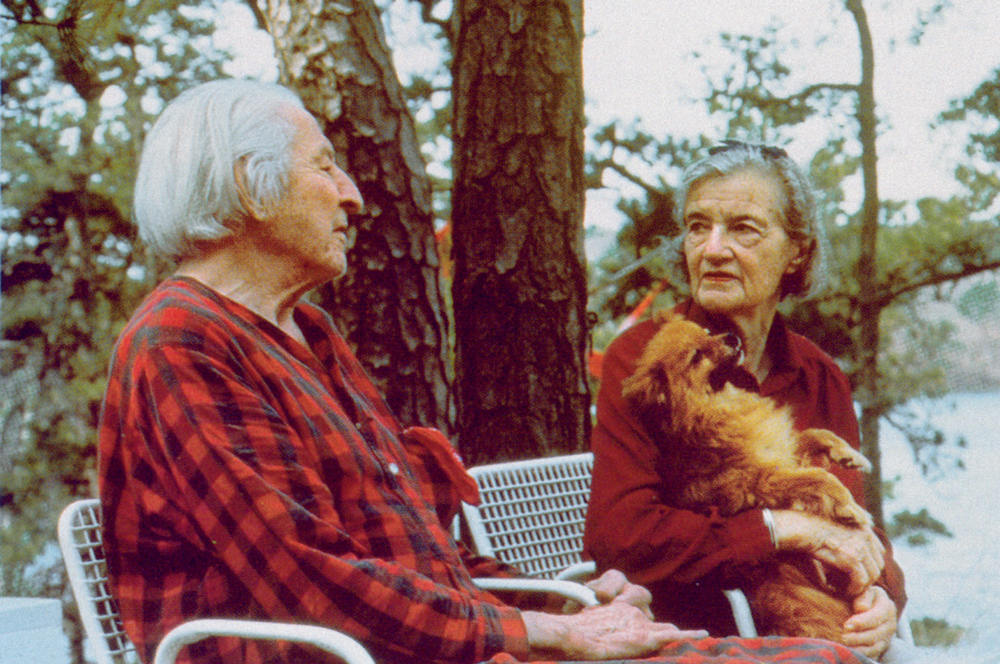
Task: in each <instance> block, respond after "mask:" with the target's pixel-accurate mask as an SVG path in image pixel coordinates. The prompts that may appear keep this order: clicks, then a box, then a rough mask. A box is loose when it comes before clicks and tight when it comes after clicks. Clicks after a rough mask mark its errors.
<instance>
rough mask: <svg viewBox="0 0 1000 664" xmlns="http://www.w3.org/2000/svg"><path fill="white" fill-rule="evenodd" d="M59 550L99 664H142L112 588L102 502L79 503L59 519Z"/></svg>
mask: <svg viewBox="0 0 1000 664" xmlns="http://www.w3.org/2000/svg"><path fill="white" fill-rule="evenodd" d="M59 548H60V549H62V555H63V560H64V561H65V563H66V574H67V575H68V576H69V582H70V586H71V587H72V588H73V596H74V598H76V605H77V607H78V608H79V610H80V622H82V623H83V630H84V632H85V633H86V635H87V638H88V639H89V643H90V645H91V647H92V648H93V654H94V655H95V656H96V657H97V662H98V664H133V663H137V662H139V657H138V655H137V654H136V652H135V647H134V646H133V645H132V642H131V641H130V640H129V638H128V636H127V635H126V634H125V630H124V629H123V628H122V623H121V617H120V616H119V614H118V606H117V604H116V603H115V600H114V597H112V595H111V589H110V587H109V586H108V570H107V565H106V564H105V559H104V547H103V542H102V535H101V506H100V502H99V501H97V500H78V501H76V502H74V503H70V504H69V505H68V506H67V507H66V509H64V510H63V513H62V515H61V516H60V517H59Z"/></svg>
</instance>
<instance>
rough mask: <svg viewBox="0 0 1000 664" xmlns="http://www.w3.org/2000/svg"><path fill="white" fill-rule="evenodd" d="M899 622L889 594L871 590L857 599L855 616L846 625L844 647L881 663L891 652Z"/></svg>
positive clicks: (879, 589) (873, 588)
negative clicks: (885, 654) (882, 658)
mask: <svg viewBox="0 0 1000 664" xmlns="http://www.w3.org/2000/svg"><path fill="white" fill-rule="evenodd" d="M897 621H898V616H897V614H896V605H895V604H893V602H892V600H891V599H890V598H889V595H888V593H886V592H885V590H883V589H882V588H880V587H878V586H872V587H871V588H869V589H868V590H866V591H865V592H863V593H862V594H860V595H858V596H857V597H856V598H855V599H854V615H853V616H851V617H850V618H848V619H847V622H845V623H844V645H845V646H847V647H848V648H854V649H855V650H857V651H859V652H860V653H861V654H863V655H866V656H868V657H871V658H872V659H878V658H880V657H881V656H882V655H883V654H884V653H885V651H886V650H888V649H889V644H890V643H891V641H892V637H893V636H894V635H895V634H896V626H897Z"/></svg>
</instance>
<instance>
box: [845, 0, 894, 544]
mask: <svg viewBox="0 0 1000 664" xmlns="http://www.w3.org/2000/svg"><path fill="white" fill-rule="evenodd" d="M846 6H847V10H848V11H849V12H851V14H852V15H853V16H854V22H855V23H856V24H857V28H858V37H859V46H860V50H861V83H860V85H858V108H857V118H858V125H859V137H860V139H861V172H862V180H863V182H864V191H865V193H864V201H863V203H862V206H861V248H860V249H861V250H860V253H859V256H858V266H857V275H858V290H859V293H858V295H859V308H858V315H859V319H860V320H859V321H858V324H859V333H860V338H859V342H860V343H859V360H860V363H859V364H860V370H859V372H858V390H857V395H856V396H857V398H858V400H859V401H860V402H861V451H862V453H863V454H864V455H865V456H866V457H868V460H869V461H871V463H872V472H871V473H869V474H868V475H867V476H866V477H865V501H866V503H867V506H868V510H869V511H870V512H871V514H872V518H873V519H874V520H875V523H876V525H877V526H878V527H879V528H882V527H884V521H885V518H884V515H883V512H882V453H881V450H880V448H879V420H880V418H881V417H882V415H883V414H885V410H886V404H884V403H883V399H882V397H881V396H880V395H882V394H883V390H882V389H881V387H880V385H879V380H880V379H879V370H878V352H879V344H880V339H881V331H880V318H881V316H882V304H880V297H879V291H880V287H879V281H878V279H879V275H878V254H877V242H878V231H879V207H880V206H879V194H878V174H877V164H878V155H877V152H876V150H875V138H876V135H877V118H876V116H875V84H874V80H875V49H874V47H873V45H872V37H871V31H870V30H869V27H868V17H867V14H866V13H865V8H864V5H863V4H862V2H861V0H847V3H846Z"/></svg>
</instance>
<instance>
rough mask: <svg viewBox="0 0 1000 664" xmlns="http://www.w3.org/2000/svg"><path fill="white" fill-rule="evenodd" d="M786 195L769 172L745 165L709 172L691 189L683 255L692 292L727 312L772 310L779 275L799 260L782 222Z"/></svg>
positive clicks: (711, 309) (706, 306)
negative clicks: (717, 173) (730, 170)
mask: <svg viewBox="0 0 1000 664" xmlns="http://www.w3.org/2000/svg"><path fill="white" fill-rule="evenodd" d="M784 204H785V195H784V192H783V191H782V189H781V187H780V185H779V183H778V182H777V181H776V180H775V178H774V177H773V176H770V175H767V174H762V173H759V172H757V171H753V170H747V171H740V172H737V173H733V174H731V175H724V176H719V177H714V178H709V179H707V180H703V181H701V182H698V183H696V184H695V185H694V186H693V187H692V188H691V190H690V192H689V194H688V198H687V203H686V206H685V209H684V255H685V259H686V261H687V269H688V277H689V280H690V283H691V296H692V298H693V299H694V301H695V302H697V303H698V304H699V305H700V306H701V307H702V308H704V309H705V310H706V311H709V312H711V313H716V314H722V315H725V316H728V317H730V318H732V317H736V316H741V317H749V318H754V317H756V316H762V315H768V314H770V313H771V312H773V309H774V307H775V306H777V304H778V302H779V301H780V299H781V296H780V291H779V289H780V285H781V280H782V278H783V277H784V276H785V275H786V274H791V273H794V272H795V271H796V270H797V269H799V267H800V265H801V263H802V254H803V252H802V250H801V247H800V245H799V243H797V242H794V241H793V240H792V239H791V238H790V237H789V236H788V233H787V232H786V231H785V227H784V212H783V210H784Z"/></svg>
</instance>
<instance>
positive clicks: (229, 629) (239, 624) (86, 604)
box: [59, 500, 375, 664]
mask: <svg viewBox="0 0 1000 664" xmlns="http://www.w3.org/2000/svg"><path fill="white" fill-rule="evenodd" d="M59 547H60V548H61V549H62V554H63V560H64V561H65V563H66V572H67V575H68V576H69V581H70V586H71V587H72V588H73V596H74V597H75V598H76V603H77V607H78V608H79V610H80V621H81V622H82V623H83V629H84V632H85V633H86V635H87V638H88V639H89V641H90V644H91V646H92V647H93V650H94V654H95V656H96V657H97V662H98V664H133V663H138V662H139V657H138V655H137V654H136V651H135V647H134V646H133V645H132V642H131V641H130V640H129V638H128V636H127V635H126V634H125V632H124V630H123V629H122V624H121V619H120V617H119V615H118V607H117V605H116V603H115V600H114V597H112V595H111V590H110V587H109V585H108V575H107V566H106V564H105V559H104V548H103V546H102V534H101V511H100V505H99V503H98V501H97V500H78V501H76V502H74V503H70V504H69V505H68V506H67V507H66V509H64V510H63V513H62V515H61V516H60V517H59ZM213 636H236V637H242V638H248V639H267V640H281V641H294V642H298V643H305V644H310V645H313V646H316V647H317V648H320V649H322V650H325V651H326V652H329V653H331V654H333V655H336V656H337V657H339V658H340V659H342V660H343V661H344V662H345V664H375V660H373V659H372V658H371V656H370V655H369V654H368V651H367V650H365V648H364V646H362V645H361V644H360V643H359V642H358V641H355V640H354V639H352V638H351V637H349V636H347V635H346V634H342V633H340V632H337V631H335V630H332V629H327V628H325V627H317V626H313V625H291V624H285V623H276V622H259V621H250V620H224V619H215V618H212V619H204V620H192V621H190V622H187V623H184V624H183V625H180V626H178V627H176V628H175V629H173V630H171V631H170V633H168V634H167V635H166V637H164V639H163V641H162V642H161V643H160V646H159V648H158V649H157V651H156V657H155V659H154V664H172V663H173V661H174V660H175V659H176V657H177V654H178V653H179V652H180V651H181V649H182V648H184V647H185V646H187V645H190V644H192V643H195V642H197V641H200V640H202V639H205V638H209V637H213Z"/></svg>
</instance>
